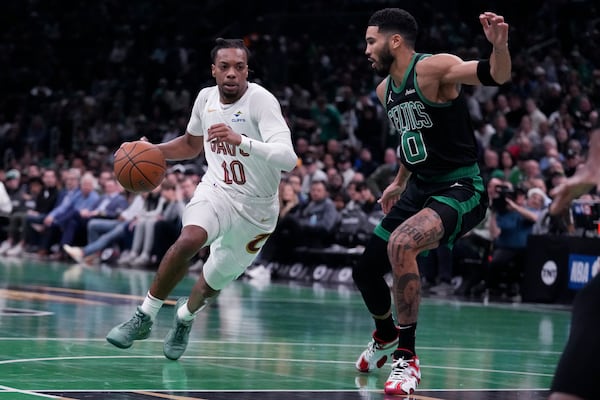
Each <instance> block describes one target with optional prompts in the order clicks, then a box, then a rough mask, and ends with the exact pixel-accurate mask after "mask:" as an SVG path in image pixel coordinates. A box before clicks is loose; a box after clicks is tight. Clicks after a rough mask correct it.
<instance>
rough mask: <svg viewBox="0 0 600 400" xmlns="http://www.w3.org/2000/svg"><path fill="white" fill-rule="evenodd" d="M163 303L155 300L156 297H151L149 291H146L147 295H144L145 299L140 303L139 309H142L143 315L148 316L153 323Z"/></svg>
mask: <svg viewBox="0 0 600 400" xmlns="http://www.w3.org/2000/svg"><path fill="white" fill-rule="evenodd" d="M164 302H165V301H164V300H161V299H157V298H156V297H154V296H152V295H151V294H150V291H148V293H147V294H146V298H145V299H144V302H143V303H142V305H141V306H140V308H141V309H142V311H143V312H144V314H147V315H149V316H150V318H152V321H154V320H155V319H156V315H157V314H158V311H159V310H160V308H161V307H162V305H163V303H164Z"/></svg>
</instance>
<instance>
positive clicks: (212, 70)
mask: <svg viewBox="0 0 600 400" xmlns="http://www.w3.org/2000/svg"><path fill="white" fill-rule="evenodd" d="M215 69H216V67H215V64H211V65H210V73H211V75H212V77H213V78H214V77H215Z"/></svg>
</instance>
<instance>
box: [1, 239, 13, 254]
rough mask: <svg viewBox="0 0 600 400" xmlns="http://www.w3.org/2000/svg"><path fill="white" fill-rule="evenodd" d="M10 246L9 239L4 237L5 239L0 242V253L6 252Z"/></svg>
mask: <svg viewBox="0 0 600 400" xmlns="http://www.w3.org/2000/svg"><path fill="white" fill-rule="evenodd" d="M11 247H12V242H11V241H10V240H8V239H6V240H5V241H3V242H2V244H0V255H2V254H4V253H6V251H7V250H8V249H10V248H11Z"/></svg>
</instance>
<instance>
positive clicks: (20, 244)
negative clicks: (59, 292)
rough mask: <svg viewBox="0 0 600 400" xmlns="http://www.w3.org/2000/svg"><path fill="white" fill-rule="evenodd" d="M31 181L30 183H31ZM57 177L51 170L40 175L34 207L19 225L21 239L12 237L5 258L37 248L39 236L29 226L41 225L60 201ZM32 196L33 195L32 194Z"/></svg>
mask: <svg viewBox="0 0 600 400" xmlns="http://www.w3.org/2000/svg"><path fill="white" fill-rule="evenodd" d="M33 182H34V179H32V181H31V183H32V184H35V183H33ZM57 184H58V177H57V174H56V171H55V170H53V169H47V170H45V171H44V172H43V174H42V185H43V186H42V189H41V190H40V192H39V193H38V194H37V195H36V196H35V197H34V199H35V200H34V201H35V205H34V207H33V209H28V210H27V214H26V215H25V216H24V220H23V222H22V225H21V237H20V240H18V239H17V238H16V237H13V238H12V239H13V241H12V243H11V244H12V247H10V248H9V249H7V250H6V252H5V254H6V255H7V256H12V257H17V256H20V255H21V253H22V252H23V251H24V250H25V249H26V248H27V247H29V248H30V249H33V248H37V246H38V245H39V239H40V235H39V234H38V233H37V232H36V231H35V230H33V228H32V226H31V224H32V223H38V224H41V223H42V222H43V220H44V218H45V217H46V215H48V213H49V212H51V211H52V209H54V207H55V206H56V204H58V202H59V201H60V199H61V194H60V191H59V189H58V186H57ZM32 196H33V194H32Z"/></svg>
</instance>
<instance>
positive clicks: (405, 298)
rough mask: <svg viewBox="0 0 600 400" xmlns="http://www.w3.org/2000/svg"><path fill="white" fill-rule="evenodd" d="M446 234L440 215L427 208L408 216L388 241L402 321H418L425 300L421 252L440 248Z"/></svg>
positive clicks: (395, 295) (395, 293) (399, 319)
mask: <svg viewBox="0 0 600 400" xmlns="http://www.w3.org/2000/svg"><path fill="white" fill-rule="evenodd" d="M443 236H444V226H443V225H442V220H441V218H440V216H439V215H438V214H437V213H436V212H435V211H433V210H432V209H430V208H425V209H423V210H421V211H419V212H418V213H417V214H415V215H414V216H412V217H411V218H409V219H408V220H406V221H405V222H404V223H403V224H402V225H400V226H399V227H398V228H396V229H395V230H394V232H392V235H391V236H390V240H389V242H388V248H387V250H388V257H389V259H390V263H391V265H392V272H393V275H394V282H393V288H392V290H393V293H394V302H395V305H396V311H397V314H396V316H397V318H398V323H400V324H401V325H402V324H412V323H415V322H417V316H418V313H419V304H420V302H421V279H420V277H419V268H418V265H417V255H418V254H419V253H420V252H422V251H424V250H429V249H433V248H436V247H437V246H438V245H439V241H440V239H441V238H442V237H443Z"/></svg>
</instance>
